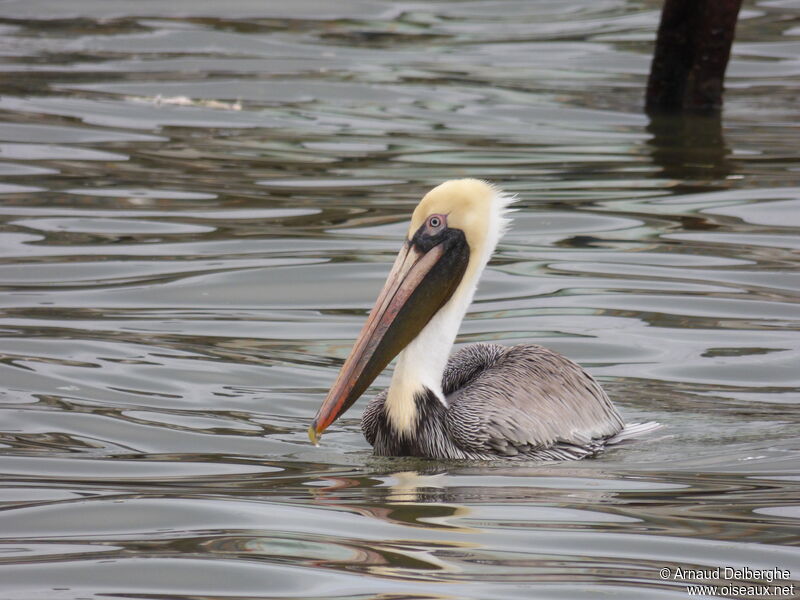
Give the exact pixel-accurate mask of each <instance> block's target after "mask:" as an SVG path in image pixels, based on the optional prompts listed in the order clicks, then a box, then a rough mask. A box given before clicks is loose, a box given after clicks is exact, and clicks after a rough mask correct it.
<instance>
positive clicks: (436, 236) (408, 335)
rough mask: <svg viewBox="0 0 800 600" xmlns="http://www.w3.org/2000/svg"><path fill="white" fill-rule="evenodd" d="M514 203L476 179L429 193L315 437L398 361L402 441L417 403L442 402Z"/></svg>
mask: <svg viewBox="0 0 800 600" xmlns="http://www.w3.org/2000/svg"><path fill="white" fill-rule="evenodd" d="M509 202H511V198H509V197H508V196H506V195H505V194H503V192H502V191H501V190H499V189H498V188H496V187H494V186H492V185H490V184H488V183H485V182H483V181H478V180H476V179H459V180H453V181H447V182H445V183H443V184H441V185H439V186H437V187H435V188H434V189H433V190H431V191H430V192H428V194H426V195H425V197H424V198H423V199H422V201H421V202H420V203H419V205H418V206H417V208H416V209H415V210H414V214H413V215H412V217H411V224H410V226H409V228H408V233H407V235H406V240H405V242H404V244H403V247H402V249H401V250H400V253H399V254H398V255H397V259H396V260H395V262H394V266H393V267H392V270H391V272H390V273H389V277H388V278H387V280H386V283H385V284H384V286H383V289H382V290H381V292H380V294H379V295H378V299H377V301H376V302H375V306H374V307H373V309H372V311H371V312H370V314H369V317H368V318H367V321H366V323H365V324H364V327H363V329H362V330H361V333H360V334H359V337H358V339H357V340H356V343H355V345H354V346H353V349H352V351H351V352H350V356H349V357H348V358H347V360H346V361H345V363H344V365H343V366H342V370H341V371H340V372H339V376H338V377H337V379H336V382H335V383H334V384H333V387H332V388H331V389H330V391H329V392H328V395H327V397H326V398H325V401H324V402H323V403H322V406H321V407H320V409H319V411H318V412H317V415H316V417H314V421H313V422H312V424H311V427H310V428H309V430H308V435H309V438H310V439H311V441H312V442H313V443H314V444H317V443H318V441H319V438H320V436H321V434H322V432H323V431H325V429H326V428H327V427H328V426H329V425H330V424H331V423H333V422H334V421H335V420H336V419H337V418H338V417H339V416H340V415H342V414H343V413H344V412H345V411H346V410H347V409H348V408H350V406H352V405H353V403H354V402H355V401H356V400H357V399H358V398H359V397H360V396H361V394H363V393H364V391H365V390H366V389H367V387H368V386H369V385H370V384H371V383H372V382H373V381H374V380H375V378H376V377H377V376H378V375H379V374H380V373H381V371H383V369H384V368H385V367H386V366H387V365H388V364H389V362H390V361H391V360H392V359H393V358H394V357H395V356H397V355H398V354H400V357H399V359H398V361H397V365H396V367H395V372H394V376H393V378H392V384H391V386H390V388H389V392H388V396H387V401H386V409H387V411H388V413H389V417H390V419H391V421H392V422H393V423H394V425H395V426H396V429H397V431H398V432H399V433H401V434H402V433H403V432H404V431H410V430H411V428H412V427H413V425H414V411H415V407H414V395H415V394H416V393H418V392H422V391H424V389H427V390H429V391H430V392H432V393H433V394H435V395H436V397H437V398H438V399H439V400H440V401H441V402H442V403H445V404H446V400H445V398H444V395H443V393H442V388H441V380H442V372H443V371H444V367H445V364H446V362H447V358H448V355H449V353H450V349H451V348H452V345H453V342H454V341H455V337H456V334H457V333H458V328H459V326H460V324H461V321H462V319H463V317H464V314H465V313H466V311H467V308H468V306H469V304H470V302H471V301H472V297H473V295H474V293H475V289H476V287H477V283H478V279H479V278H480V275H481V272H482V271H483V269H484V267H485V266H486V263H487V262H488V261H489V258H490V257H491V254H492V252H493V251H494V249H495V246H496V245H497V242H498V241H499V239H500V237H501V236H502V234H503V231H504V230H505V228H506V225H507V223H508V219H506V218H505V213H506V212H507V206H508V204H509Z"/></svg>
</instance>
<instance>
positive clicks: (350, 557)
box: [0, 0, 800, 600]
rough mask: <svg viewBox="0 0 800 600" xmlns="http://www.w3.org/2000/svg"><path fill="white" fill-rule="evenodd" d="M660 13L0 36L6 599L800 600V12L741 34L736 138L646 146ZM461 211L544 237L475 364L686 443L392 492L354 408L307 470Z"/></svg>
mask: <svg viewBox="0 0 800 600" xmlns="http://www.w3.org/2000/svg"><path fill="white" fill-rule="evenodd" d="M659 9H660V3H658V2H655V1H650V0H647V1H639V2H636V1H622V0H599V1H598V0H592V1H588V0H558V1H528V0H518V1H511V0H508V1H503V0H475V1H467V2H452V1H438V2H416V3H414V2H408V3H404V2H379V1H373V0H347V1H344V0H342V1H337V2H326V1H324V0H293V1H292V2H264V1H255V0H249V1H248V0H236V1H230V2H209V1H189V0H181V1H172V2H133V1H122V0H72V1H69V2H64V1H57V0H25V1H22V0H5V1H2V2H0V176H1V177H2V179H0V219H1V223H2V225H0V227H2V229H1V230H0V248H1V249H2V250H0V260H1V262H0V286H1V289H0V311H2V312H1V314H0V356H2V360H0V381H1V382H2V383H1V384H0V385H1V387H2V390H1V391H0V447H1V448H2V450H0V596H2V597H3V598H14V599H28V598H31V599H40V598H48V599H49V598H54V599H73V598H76V599H77V598H139V599H141V598H170V599H178V598H185V599H188V598H192V599H198V598H203V599H207V598H225V599H233V598H237V599H241V598H248V599H251V598H270V599H277V598H341V599H345V598H358V599H367V598H375V599H378V598H380V599H384V600H386V599H390V598H392V599H399V598H414V599H419V600H421V599H434V598H435V599H438V600H442V599H456V598H458V599H461V598H468V599H477V598H481V599H497V598H525V599H527V598H531V597H537V598H558V599H572V598H596V597H598V596H601V595H606V596H608V597H613V598H631V599H641V598H675V599H679V598H685V597H687V589H686V588H687V582H686V581H682V580H680V579H676V578H675V573H676V569H677V568H681V569H691V568H694V569H701V568H702V569H712V568H715V567H726V566H727V567H736V568H748V569H771V568H779V569H788V570H790V580H789V581H785V580H781V581H775V582H773V584H777V583H781V584H791V583H794V584H798V583H800V551H799V550H798V548H797V546H798V543H799V542H800V502H798V497H800V437H798V433H797V432H798V422H799V421H800V413H798V404H800V368H799V367H800V335H798V327H799V326H800V306H799V304H800V303H799V302H798V301H799V300H800V295H798V288H800V276H799V275H798V267H800V253H799V252H798V250H800V236H799V235H798V233H800V148H799V147H798V128H799V127H798V124H800V4H798V3H797V2H795V1H786V0H761V1H758V2H754V3H751V2H748V3H746V6H745V7H744V9H743V11H742V14H741V18H740V22H739V27H738V31H737V41H736V44H735V46H734V50H733V58H732V62H731V65H730V68H729V78H728V84H727V87H728V91H727V95H726V106H725V110H724V113H723V117H722V119H715V118H711V117H707V118H700V117H695V118H684V119H681V118H671V119H670V118H663V119H657V120H652V121H651V120H650V119H648V118H647V117H646V116H645V115H644V114H643V112H642V96H643V87H644V84H645V81H646V75H647V70H648V68H649V61H650V56H651V54H652V40H653V38H654V34H655V28H656V26H657V22H658V17H659ZM463 176H472V177H480V178H486V179H490V180H492V181H494V182H496V183H498V184H500V185H502V186H504V187H505V189H507V190H508V191H509V192H512V193H515V194H517V196H518V198H519V201H518V203H517V206H518V207H519V208H520V210H519V212H517V213H516V214H515V221H514V225H513V229H512V230H511V232H510V233H509V234H508V235H507V236H506V237H505V238H504V240H503V241H502V242H501V244H500V247H499V249H498V252H497V254H496V256H495V258H494V259H493V261H492V263H491V264H490V267H489V269H488V270H487V272H486V274H485V276H484V279H483V282H482V285H481V287H480V289H479V292H478V295H477V298H476V302H475V303H474V304H473V306H472V308H471V310H470V313H469V315H468V318H467V320H466V321H465V323H464V325H463V327H462V330H461V333H460V336H459V339H458V342H459V343H467V342H474V341H480V340H491V341H498V342H501V343H507V344H513V343H517V342H535V343H540V344H544V345H546V346H548V347H550V348H553V349H555V350H558V351H561V352H563V353H565V354H567V355H568V356H570V357H571V358H573V359H575V360H577V361H578V362H580V363H581V364H582V365H584V366H585V367H586V368H587V369H588V370H590V371H591V372H592V374H594V375H595V376H596V377H597V378H598V379H599V380H600V381H601V382H602V384H603V385H604V387H605V388H606V389H607V391H608V392H609V394H610V395H611V396H612V397H613V399H614V401H615V403H616V404H617V406H618V407H619V408H620V411H621V412H622V413H623V415H624V417H625V418H626V420H628V421H643V420H656V421H659V422H661V423H663V424H664V426H665V427H664V428H663V429H662V430H661V431H660V432H659V433H658V434H657V435H653V436H651V437H650V439H648V440H647V441H643V442H640V443H637V444H635V445H629V446H626V447H622V448H618V449H615V450H613V451H611V452H608V453H606V454H604V455H603V456H601V457H599V458H597V459H594V460H586V461H582V462H573V463H551V464H538V465H537V464H528V465H509V464H503V463H496V464H479V463H477V464H476V463H458V462H454V463H441V462H435V461H414V460H409V459H376V458H373V457H372V456H371V454H370V449H369V447H368V445H367V443H366V441H365V440H364V439H363V438H362V436H361V434H360V431H359V425H358V420H359V416H360V412H361V408H363V406H364V400H362V401H360V402H359V404H358V405H356V407H354V409H352V410H351V412H349V413H348V414H347V415H346V416H345V418H344V419H342V420H341V421H339V422H338V423H337V424H335V425H334V426H333V427H332V428H331V429H330V430H329V432H328V433H326V435H325V437H324V438H323V441H322V445H321V446H320V447H319V448H315V447H313V446H311V445H310V444H309V442H308V440H307V437H306V433H305V431H306V429H307V427H308V425H309V423H310V420H311V417H312V416H313V415H314V413H315V411H316V409H317V407H318V406H319V403H320V402H321V400H322V398H323V396H324V394H325V392H326V390H327V389H328V387H329V386H330V385H331V383H332V381H333V379H334V377H335V375H336V372H337V369H338V367H339V366H340V365H341V363H342V361H343V359H344V358H345V356H346V354H347V352H348V351H349V349H350V345H351V344H352V342H353V340H354V338H355V337H356V335H357V334H358V331H359V329H360V327H361V324H362V322H363V320H364V318H365V316H366V314H367V311H368V310H369V308H370V307H371V303H372V301H373V300H374V298H375V295H376V293H377V291H378V289H379V288H380V286H381V284H382V283H383V279H384V277H385V275H386V273H387V271H388V269H389V267H390V265H391V262H392V260H393V255H394V253H395V252H396V251H397V249H398V248H399V247H400V243H401V239H402V236H403V234H404V232H405V228H406V223H407V219H408V217H409V215H410V212H411V210H412V209H413V207H414V206H415V204H416V202H417V201H418V200H419V198H420V197H421V196H422V194H424V193H425V192H426V191H427V190H428V189H429V188H430V187H432V186H433V185H436V184H437V183H439V182H441V181H443V180H446V179H451V178H455V177H463ZM387 382H388V376H387V374H384V375H382V376H381V377H380V378H379V379H378V380H377V381H376V382H375V385H374V387H373V388H372V390H371V393H374V392H375V391H377V390H379V389H381V388H382V387H384V386H385V385H386V384H387ZM663 568H667V569H669V573H668V576H667V578H666V579H663V578H662V577H661V576H660V574H659V570H660V569H663ZM764 578H765V575H764V574H761V575H758V574H756V575H752V574H747V573H744V574H743V575H737V576H735V577H732V578H731V577H728V578H727V579H726V578H724V577H722V579H720V580H718V581H714V580H713V578H710V577H709V576H697V577H694V578H690V579H692V580H693V581H695V582H699V583H711V584H714V583H716V584H719V585H720V586H723V585H730V584H733V583H736V582H737V581H742V582H749V584H750V585H754V584H755V582H758V581H764ZM773 584H770V585H773ZM798 589H800V587H798ZM727 591H728V594H727V595H733V596H735V595H736V594H735V593H733V592H731V591H730V590H727ZM719 593H720V594H721V595H726V594H725V590H721V591H719ZM780 593H781V592H779V591H776V590H774V589H771V590H770V594H772V596H774V597H786V596H785V595H784V596H780ZM795 593H797V592H795ZM739 596H741V597H759V598H763V597H767V596H764V595H763V594H760V595H753V594H750V595H748V594H744V595H742V594H739Z"/></svg>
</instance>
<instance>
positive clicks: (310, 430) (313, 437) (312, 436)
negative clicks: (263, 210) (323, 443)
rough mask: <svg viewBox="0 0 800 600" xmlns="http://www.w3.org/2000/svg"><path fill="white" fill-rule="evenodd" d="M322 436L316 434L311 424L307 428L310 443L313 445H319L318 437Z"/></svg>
mask: <svg viewBox="0 0 800 600" xmlns="http://www.w3.org/2000/svg"><path fill="white" fill-rule="evenodd" d="M320 437H322V436H320V435H318V434H317V429H316V427H314V426H313V425H312V426H311V427H309V428H308V439H309V440H311V443H312V444H314V445H315V446H319V438H320Z"/></svg>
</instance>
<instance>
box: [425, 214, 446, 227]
mask: <svg viewBox="0 0 800 600" xmlns="http://www.w3.org/2000/svg"><path fill="white" fill-rule="evenodd" d="M443 222H444V220H443V219H442V217H440V216H438V215H433V216H432V217H431V218H429V219H428V227H430V228H431V229H438V228H439V227H441V225H442V223H443Z"/></svg>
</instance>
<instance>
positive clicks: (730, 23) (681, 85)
mask: <svg viewBox="0 0 800 600" xmlns="http://www.w3.org/2000/svg"><path fill="white" fill-rule="evenodd" d="M741 4H742V0H664V8H663V10H662V11H661V24H660V25H659V27H658V38H657V39H656V49H655V52H654V54H653V64H652V66H651V67H650V78H649V80H648V81H647V100H646V103H645V106H646V108H647V111H648V112H681V111H692V112H712V111H717V110H719V109H720V108H721V107H722V90H723V81H724V79H725V68H726V67H727V66H728V58H730V54H731V44H732V43H733V36H734V33H735V32H736V19H737V17H738V15H739V8H740V7H741Z"/></svg>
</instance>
